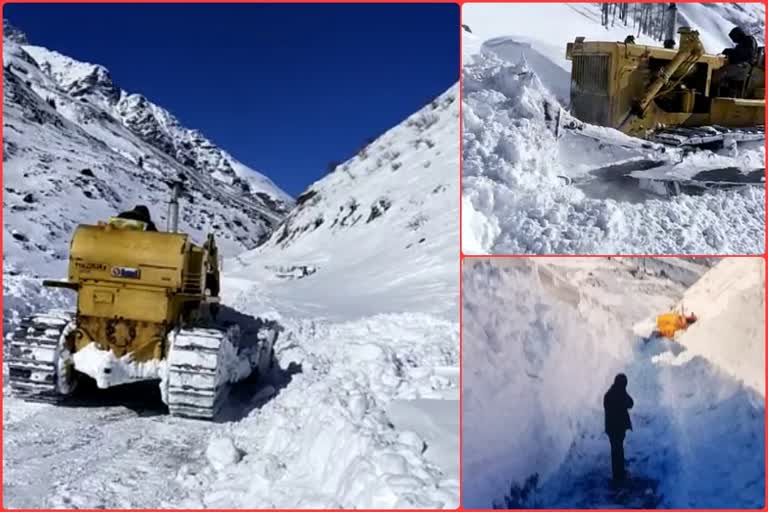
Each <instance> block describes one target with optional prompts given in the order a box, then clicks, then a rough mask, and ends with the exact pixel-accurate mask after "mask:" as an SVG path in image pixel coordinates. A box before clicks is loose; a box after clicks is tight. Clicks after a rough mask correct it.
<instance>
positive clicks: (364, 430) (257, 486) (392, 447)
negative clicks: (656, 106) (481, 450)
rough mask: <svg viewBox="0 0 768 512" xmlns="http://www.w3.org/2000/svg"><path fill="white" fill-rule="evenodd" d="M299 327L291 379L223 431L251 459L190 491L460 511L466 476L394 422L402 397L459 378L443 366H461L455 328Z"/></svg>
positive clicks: (209, 502) (405, 322)
mask: <svg viewBox="0 0 768 512" xmlns="http://www.w3.org/2000/svg"><path fill="white" fill-rule="evenodd" d="M288 326H289V327H288V333H289V334H288V337H287V338H286V339H284V340H283V342H282V344H279V346H278V353H277V357H278V359H279V360H280V361H281V364H282V365H283V368H284V370H283V371H287V372H288V373H290V374H291V377H290V385H289V386H287V387H285V388H283V389H281V390H280V391H279V392H278V394H277V396H276V397H275V398H274V399H272V400H270V401H268V402H267V403H266V404H265V405H264V406H263V407H261V408H260V409H259V410H255V411H254V412H253V413H252V414H251V415H250V416H248V417H247V418H245V419H243V420H242V421H241V422H239V423H234V424H231V425H226V426H224V427H222V431H223V433H221V434H220V435H224V436H226V437H229V438H231V439H233V441H234V443H235V445H236V446H237V447H238V449H239V450H242V451H243V452H244V453H245V455H244V457H243V459H242V461H241V462H240V464H238V465H234V466H232V465H227V466H226V468H224V469H221V470H220V472H219V473H218V476H217V477H216V479H215V480H214V481H212V482H211V481H209V482H200V481H199V480H198V478H199V477H197V476H194V477H188V478H187V485H188V486H189V487H190V488H195V487H197V488H200V487H202V488H203V489H207V490H206V491H205V494H204V496H203V497H202V498H201V499H202V501H203V503H204V504H205V505H206V506H207V507H213V508H232V507H234V508H269V507H278V508H327V507H343V508H348V507H359V508H392V507H395V508H403V507H405V508H412V507H417V508H433V507H441V508H442V507H452V506H455V505H456V504H457V501H456V499H457V496H458V481H457V479H456V477H455V475H454V476H453V477H450V476H448V477H446V476H444V475H443V473H442V471H441V468H438V467H437V466H435V465H434V464H433V463H430V462H429V461H428V460H427V459H425V456H424V451H425V447H426V446H425V439H423V438H422V437H421V436H420V435H419V434H418V433H416V432H414V431H412V430H400V429H394V428H393V427H392V425H391V424H390V419H389V417H388V413H387V407H388V404H390V403H392V402H393V400H405V399H413V398H420V399H430V398H432V399H437V398H440V397H441V396H442V395H443V394H444V391H443V390H444V389H447V388H449V387H450V386H451V385H452V384H451V382H450V380H449V379H445V378H443V377H441V376H440V375H439V371H437V370H436V368H439V367H443V366H446V365H449V366H450V365H454V366H455V365H457V364H458V361H457V357H456V356H457V348H458V333H457V332H456V331H455V324H454V323H453V322H447V321H440V320H437V319H435V318H434V317H431V316H427V315H420V314H411V315H394V316H391V315H383V316H377V317H372V318H369V319H367V320H364V321H353V322H346V323H339V324H330V325H329V324H325V323H320V322H315V321H306V322H302V323H300V324H290V323H288ZM455 403H456V402H454V404H455ZM454 410H455V406H454ZM456 427H458V425H456ZM457 434H458V433H457V432H456V433H455V434H454V435H457ZM217 435H219V434H217ZM433 451H434V449H433ZM436 455H437V459H438V460H444V459H445V457H446V456H448V457H451V456H452V458H453V460H452V466H453V467H458V453H457V452H453V453H452V454H446V453H439V454H436ZM441 457H442V458H443V459H441ZM446 469H447V470H449V471H450V467H448V468H446ZM298 489H302V490H303V491H297V490H298Z"/></svg>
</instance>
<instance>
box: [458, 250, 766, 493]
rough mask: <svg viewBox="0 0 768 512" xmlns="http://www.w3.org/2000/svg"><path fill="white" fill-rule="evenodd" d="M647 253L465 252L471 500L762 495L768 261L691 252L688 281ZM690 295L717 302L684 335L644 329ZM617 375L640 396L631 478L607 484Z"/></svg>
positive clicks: (466, 473)
mask: <svg viewBox="0 0 768 512" xmlns="http://www.w3.org/2000/svg"><path fill="white" fill-rule="evenodd" d="M651 261H653V264H652V265H649V264H648V260H644V259H638V260H633V259H631V258H626V259H611V260H608V259H603V258H601V259H592V258H590V259H571V258H568V259H550V258H545V259H536V260H508V261H500V260H487V259H478V260H474V259H469V260H465V263H464V269H463V275H464V282H463V289H464V316H463V318H464V327H463V336H462V338H463V354H462V359H463V372H464V373H463V378H462V381H463V396H462V404H463V412H462V416H463V438H462V450H463V461H462V462H463V463H462V468H463V505H464V506H466V507H472V508H490V507H491V506H492V505H493V504H494V503H497V504H501V505H503V506H514V507H518V508H625V507H629V508H761V507H762V506H763V502H764V496H765V460H764V451H765V450H764V446H765V441H764V433H765V419H764V418H765V397H764V393H763V389H764V384H763V383H762V382H761V383H760V385H754V384H753V383H752V382H751V381H752V380H753V377H754V376H755V374H756V371H757V370H753V367H755V368H758V367H759V368H760V372H761V374H762V377H761V378H762V379H764V373H765V372H764V356H763V354H764V348H763V347H762V346H757V344H756V343H754V340H755V339H756V333H758V332H760V330H761V329H762V327H759V326H763V325H764V323H765V314H764V308H763V307H757V305H760V306H762V304H763V297H762V294H758V293H754V288H760V289H762V287H763V286H764V281H763V280H764V274H763V272H761V271H760V270H759V268H761V266H762V264H763V263H762V261H761V260H759V259H757V258H754V259H741V258H740V259H734V260H725V261H723V262H721V263H720V264H719V265H716V266H714V268H711V269H709V268H708V265H701V264H700V263H697V264H695V266H698V267H699V270H698V275H699V276H700V279H699V280H696V284H692V283H691V279H690V271H691V270H692V269H691V265H690V262H686V261H679V260H651ZM678 262H679V263H680V265H679V268H678V269H677V270H675V267H676V266H678ZM705 271H706V272H705ZM702 275H703V277H701V276H702ZM735 275H739V276H741V277H740V280H741V282H742V283H743V284H738V285H737V284H735V281H734V279H733V278H734V276H735ZM686 289H688V292H686ZM704 290H706V292H705V291H704ZM705 295H706V297H707V298H708V299H705V298H704V296H705ZM721 295H725V296H727V297H728V298H723V299H720V300H719V299H718V297H719V296H721ZM694 296H698V297H699V298H700V300H701V301H702V303H701V304H699V306H700V305H702V304H703V302H704V301H706V300H709V301H710V306H709V307H708V308H705V307H701V309H700V310H697V311H696V312H697V315H699V319H700V323H697V324H696V325H694V326H693V327H691V328H690V330H689V331H688V332H686V333H684V335H683V336H682V337H681V338H680V339H679V340H678V341H679V343H678V342H676V341H671V340H666V339H661V338H657V337H652V336H651V331H652V328H653V319H654V318H655V316H656V315H657V314H660V313H663V312H666V311H668V310H669V309H670V308H671V307H673V306H675V305H676V304H677V303H678V302H679V301H680V300H681V299H682V298H683V297H685V298H686V300H685V302H686V304H687V303H688V302H689V300H688V299H689V298H690V299H691V301H693V297H694ZM718 306H719V307H718ZM687 307H688V306H687V305H686V308H687ZM736 309H743V311H744V312H745V313H746V314H743V315H738V316H737V315H734V314H733V311H734V310H736ZM718 322H719V323H722V324H724V327H723V328H722V329H723V330H726V329H727V327H726V326H728V327H730V328H731V334H729V335H728V336H721V337H720V338H719V339H718V340H717V342H716V341H715V340H714V339H713V338H709V337H708V336H707V335H703V334H702V331H704V330H705V329H706V328H707V326H709V327H710V328H711V327H713V326H714V325H715V324H717V323H718ZM697 325H698V327H697ZM649 326H650V328H648V327H649ZM643 328H645V329H646V331H645V332H642V331H643ZM697 330H698V332H697ZM720 332H723V331H722V330H721V331H720ZM742 337H744V338H742ZM696 342H702V343H706V344H707V345H708V346H712V345H714V344H715V343H719V345H721V346H722V347H723V349H721V350H720V351H715V350H710V351H709V352H707V351H706V348H705V349H702V351H701V352H704V355H699V351H698V350H696V349H694V348H693V345H695V343H696ZM686 347H690V348H688V349H687V348H686ZM736 358H738V359H739V360H741V361H742V362H743V364H742V365H740V366H737V365H734V364H733V361H734V360H735V359H736ZM747 361H749V362H748V363H747ZM619 372H623V373H625V374H626V375H627V377H628V379H629V386H628V388H627V390H628V392H629V393H630V395H631V396H632V397H633V398H634V400H635V406H634V408H633V409H632V410H631V411H630V415H631V418H632V421H633V424H634V430H633V431H630V432H628V435H627V440H626V442H625V452H626V456H627V460H628V472H629V475H630V484H629V487H628V489H626V490H624V491H622V492H614V491H613V490H612V489H611V487H610V484H609V482H610V467H611V466H610V448H609V443H608V440H607V437H606V436H605V434H604V433H603V429H604V424H603V410H602V396H603V394H604V393H605V391H607V389H608V387H609V386H610V384H611V383H612V382H613V378H614V376H615V375H616V374H617V373H619ZM534 475H536V476H537V478H538V480H536V477H535V476H534ZM526 482H528V484H527V485H526ZM505 497H506V498H507V500H506V501H505V499H504V498H505Z"/></svg>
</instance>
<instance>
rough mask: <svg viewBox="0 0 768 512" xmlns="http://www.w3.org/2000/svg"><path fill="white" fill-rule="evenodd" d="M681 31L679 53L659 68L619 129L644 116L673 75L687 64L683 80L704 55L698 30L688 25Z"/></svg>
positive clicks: (681, 28)
mask: <svg viewBox="0 0 768 512" xmlns="http://www.w3.org/2000/svg"><path fill="white" fill-rule="evenodd" d="M679 33H680V50H679V51H678V52H677V55H675V57H674V58H673V59H672V60H671V61H670V62H669V64H667V65H666V66H663V67H662V68H661V69H659V71H658V74H657V76H656V79H655V80H654V81H653V82H651V84H650V85H649V86H648V89H647V90H646V91H645V93H644V94H643V95H642V96H641V97H640V98H639V99H638V100H637V102H636V103H635V104H634V106H633V108H632V110H630V112H629V113H628V114H627V116H626V117H625V118H624V121H622V123H621V124H620V125H619V129H622V128H623V127H624V125H626V123H627V122H629V121H630V120H631V119H632V118H633V117H642V116H643V114H644V113H645V111H646V110H647V109H648V107H649V106H650V104H651V102H653V100H654V99H655V98H656V96H657V95H658V94H659V91H661V90H662V88H663V87H664V86H666V85H668V84H669V83H670V81H671V80H672V77H673V76H674V75H675V73H677V71H678V70H679V69H680V68H681V67H682V66H683V65H686V66H687V69H685V70H684V73H682V76H681V78H680V79H678V81H680V80H682V77H684V76H685V75H686V74H687V73H688V72H689V71H690V70H691V68H692V67H693V65H694V64H695V63H696V62H697V61H698V59H699V58H700V57H701V56H702V55H704V46H703V45H702V44H701V40H700V39H699V33H698V31H696V30H691V29H689V28H687V27H680V30H679Z"/></svg>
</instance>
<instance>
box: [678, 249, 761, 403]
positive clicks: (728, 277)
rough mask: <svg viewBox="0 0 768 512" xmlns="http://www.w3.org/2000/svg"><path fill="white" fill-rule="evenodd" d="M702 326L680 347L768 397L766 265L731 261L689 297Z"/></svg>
mask: <svg viewBox="0 0 768 512" xmlns="http://www.w3.org/2000/svg"><path fill="white" fill-rule="evenodd" d="M680 304H681V306H684V307H685V309H686V312H688V311H692V312H694V313H696V315H697V316H698V318H699V321H698V322H696V323H695V324H693V325H692V326H691V327H690V328H689V329H688V330H687V331H686V332H685V333H684V334H683V335H682V336H680V339H679V341H680V343H682V344H683V345H685V346H686V348H687V349H688V350H689V351H690V352H692V353H695V354H700V355H702V356H704V357H706V358H707V359H708V360H709V361H711V362H712V363H714V364H716V365H717V366H719V367H720V368H722V369H723V370H725V371H726V372H727V373H729V374H730V375H731V376H733V377H735V378H736V379H739V380H743V382H744V383H745V384H746V385H748V386H750V387H752V388H753V389H755V390H756V391H758V392H759V393H760V394H761V395H763V396H765V263H764V261H763V260H762V258H725V259H723V260H722V261H721V262H720V263H719V264H718V265H717V266H715V267H714V268H713V269H711V270H710V271H709V272H707V273H706V274H705V275H704V276H703V277H702V278H701V279H700V280H699V281H698V282H697V283H696V284H695V285H693V286H692V287H691V288H690V289H689V290H688V291H687V292H686V293H685V295H684V296H683V299H682V301H681V303H680Z"/></svg>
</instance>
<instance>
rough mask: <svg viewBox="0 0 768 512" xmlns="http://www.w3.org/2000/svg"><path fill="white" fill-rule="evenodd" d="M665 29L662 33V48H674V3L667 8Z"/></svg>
mask: <svg viewBox="0 0 768 512" xmlns="http://www.w3.org/2000/svg"><path fill="white" fill-rule="evenodd" d="M666 15H667V27H666V31H665V33H664V48H669V49H672V48H674V47H675V26H676V25H677V5H675V4H674V2H671V3H670V4H669V7H667V13H666Z"/></svg>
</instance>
